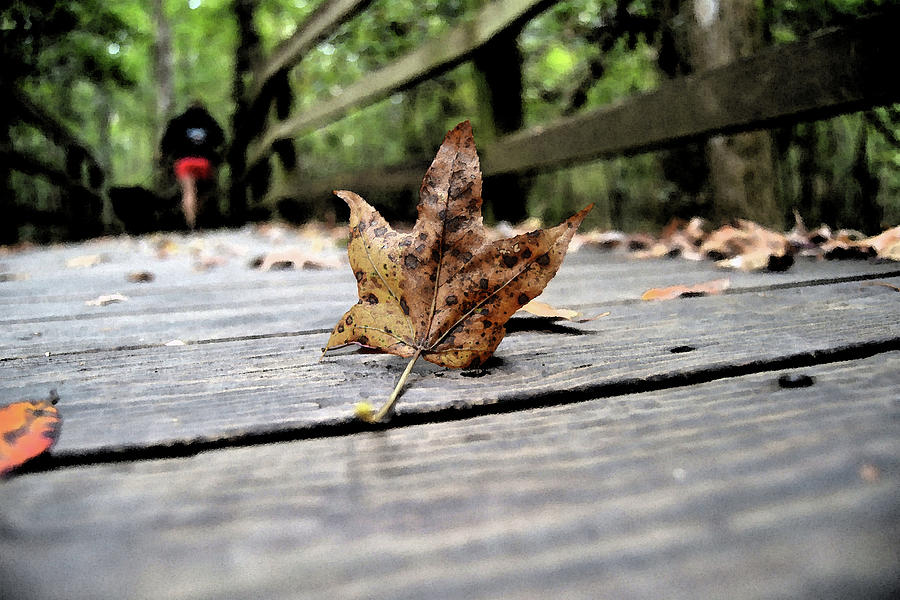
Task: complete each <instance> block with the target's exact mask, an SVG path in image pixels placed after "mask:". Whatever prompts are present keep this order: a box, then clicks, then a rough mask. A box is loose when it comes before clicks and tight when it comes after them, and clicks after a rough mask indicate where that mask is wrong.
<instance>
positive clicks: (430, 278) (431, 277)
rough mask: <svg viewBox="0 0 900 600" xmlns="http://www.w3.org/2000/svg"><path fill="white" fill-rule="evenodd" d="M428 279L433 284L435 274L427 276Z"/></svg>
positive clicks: (435, 277) (435, 278)
mask: <svg viewBox="0 0 900 600" xmlns="http://www.w3.org/2000/svg"><path fill="white" fill-rule="evenodd" d="M428 279H429V280H431V283H434V282H435V281H436V280H437V275H436V274H435V273H432V274H431V275H429V276H428Z"/></svg>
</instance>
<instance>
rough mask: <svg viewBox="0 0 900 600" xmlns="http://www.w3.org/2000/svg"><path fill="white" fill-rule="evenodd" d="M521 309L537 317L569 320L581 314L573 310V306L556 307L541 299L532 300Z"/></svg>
mask: <svg viewBox="0 0 900 600" xmlns="http://www.w3.org/2000/svg"><path fill="white" fill-rule="evenodd" d="M519 310H520V311H524V312H527V313H530V314H532V315H534V316H536V317H549V318H553V319H566V320H567V321H571V320H573V319H575V318H577V317H578V316H579V315H581V313H580V312H578V311H577V310H572V309H571V308H556V307H555V306H551V305H549V304H547V303H546V302H541V301H540V300H531V301H529V302H527V303H526V304H525V305H524V306H522V308H520V309H519Z"/></svg>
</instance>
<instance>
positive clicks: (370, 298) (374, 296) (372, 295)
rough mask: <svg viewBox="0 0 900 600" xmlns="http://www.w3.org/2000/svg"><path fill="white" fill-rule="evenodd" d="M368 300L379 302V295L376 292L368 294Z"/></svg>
mask: <svg viewBox="0 0 900 600" xmlns="http://www.w3.org/2000/svg"><path fill="white" fill-rule="evenodd" d="M366 302H368V303H369V304H378V296H376V295H375V294H368V295H367V296H366Z"/></svg>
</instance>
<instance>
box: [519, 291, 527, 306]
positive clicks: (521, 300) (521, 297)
mask: <svg viewBox="0 0 900 600" xmlns="http://www.w3.org/2000/svg"><path fill="white" fill-rule="evenodd" d="M516 300H517V301H518V302H519V304H526V303H527V302H528V294H524V293H522V294H519V297H518V298H516Z"/></svg>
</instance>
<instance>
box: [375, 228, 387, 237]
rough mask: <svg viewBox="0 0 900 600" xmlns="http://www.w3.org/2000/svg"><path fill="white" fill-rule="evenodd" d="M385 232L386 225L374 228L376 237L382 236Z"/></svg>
mask: <svg viewBox="0 0 900 600" xmlns="http://www.w3.org/2000/svg"><path fill="white" fill-rule="evenodd" d="M385 233H387V227H379V228H378V229H376V230H375V235H376V236H378V237H381V236H383V235H384V234H385Z"/></svg>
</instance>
